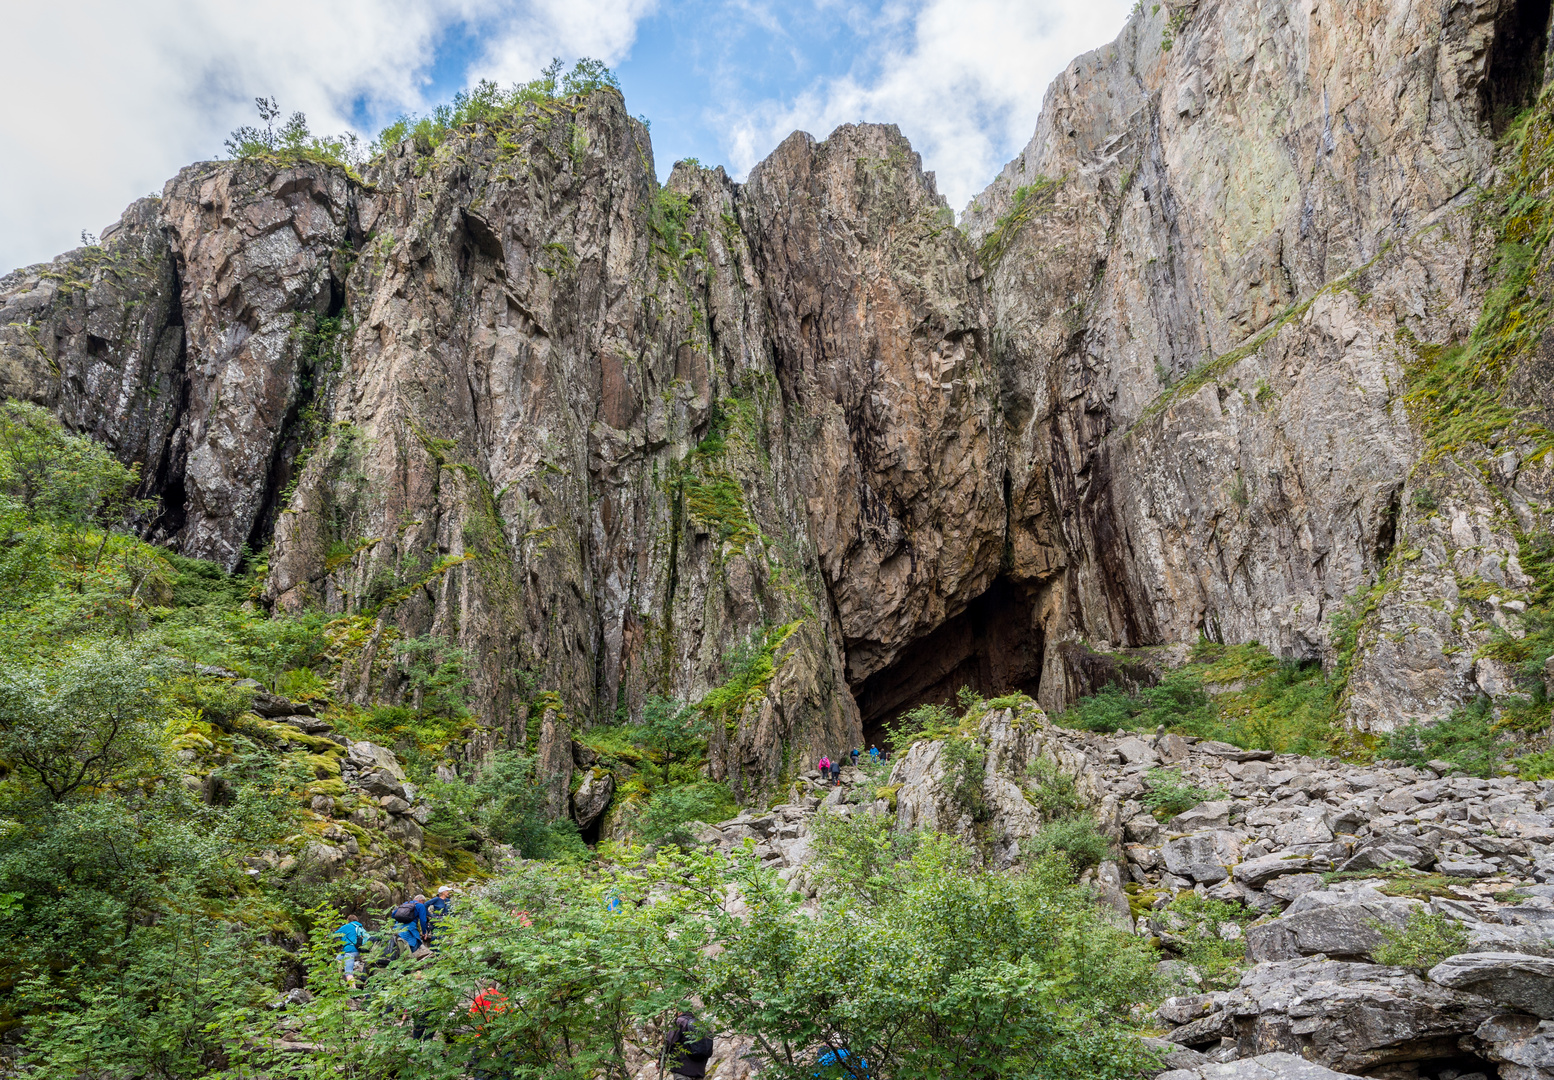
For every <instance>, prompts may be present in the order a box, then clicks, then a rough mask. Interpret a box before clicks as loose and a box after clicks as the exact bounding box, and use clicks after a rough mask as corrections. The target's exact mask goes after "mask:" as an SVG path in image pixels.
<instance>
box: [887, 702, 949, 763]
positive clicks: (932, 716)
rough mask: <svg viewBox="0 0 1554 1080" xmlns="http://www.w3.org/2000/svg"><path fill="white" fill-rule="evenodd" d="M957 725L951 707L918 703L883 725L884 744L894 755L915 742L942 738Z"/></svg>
mask: <svg viewBox="0 0 1554 1080" xmlns="http://www.w3.org/2000/svg"><path fill="white" fill-rule="evenodd" d="M957 726H958V725H957V719H956V716H955V712H954V710H953V709H950V708H948V707H947V706H944V705H936V704H932V703H930V704H926V705H918V706H917V707H916V708H913V709H910V710H908V711H907V712H904V713H902V714H901V715H900V716H898V717H897V718H896V720H895V722H894V723H891V724H887V725H886V726H885V745H886V746H887V747H888V748H889V749H890V753H891V756H892V757H894V756H896V755H898V754H901V753H903V752H904V751H906V750H908V749H910V748H911V746H912V744H913V743H915V742H919V741H921V740H924V739H942V738H944V737H945V736H946V735H948V734H949V733H950V732H952V731H954V730H955V729H956V727H957Z"/></svg>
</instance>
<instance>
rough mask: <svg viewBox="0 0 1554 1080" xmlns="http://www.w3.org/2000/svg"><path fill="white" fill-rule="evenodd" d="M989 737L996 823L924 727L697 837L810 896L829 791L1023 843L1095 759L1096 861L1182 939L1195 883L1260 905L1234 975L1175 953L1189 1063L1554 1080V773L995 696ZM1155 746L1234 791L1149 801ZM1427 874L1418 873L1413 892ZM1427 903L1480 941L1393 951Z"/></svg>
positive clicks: (1187, 777)
mask: <svg viewBox="0 0 1554 1080" xmlns="http://www.w3.org/2000/svg"><path fill="white" fill-rule="evenodd" d="M968 734H969V733H968ZM975 737H976V739H977V740H978V742H979V744H980V745H981V747H982V748H983V750H984V751H985V752H986V764H987V772H986V778H985V780H984V785H983V793H982V794H983V805H984V806H985V807H986V808H987V815H988V816H989V817H990V821H987V822H985V823H984V827H983V828H982V829H981V830H980V831H978V830H976V829H974V828H973V823H972V821H971V819H970V816H969V814H968V813H967V812H966V811H965V810H964V809H963V808H961V807H960V806H959V805H958V804H957V802H956V800H955V798H954V795H953V790H954V787H955V785H954V783H953V776H951V775H950V773H951V772H952V766H951V765H949V764H948V755H947V754H946V753H945V744H944V743H943V742H932V741H923V742H919V743H917V744H916V745H914V746H913V747H912V748H911V749H910V750H908V751H907V752H906V753H904V754H903V755H902V756H901V758H900V759H899V760H898V761H897V762H896V763H895V764H894V766H893V768H892V769H891V772H890V775H889V778H888V781H887V782H886V783H884V784H881V785H879V786H878V787H876V786H875V781H873V780H871V779H870V778H869V777H868V776H866V775H865V774H864V773H862V772H860V771H858V770H856V769H847V770H844V771H843V783H842V785H841V786H840V787H836V788H830V789H827V788H824V787H816V786H815V782H816V780H817V777H816V776H815V775H814V774H810V775H809V776H807V777H803V778H801V779H800V781H799V782H798V783H797V784H796V785H795V788H794V791H793V797H792V799H791V801H790V802H787V803H783V804H780V805H777V806H773V807H771V808H770V809H768V810H766V811H764V812H754V811H746V812H745V813H742V814H741V815H740V816H739V817H737V818H734V819H733V820H731V821H726V822H723V823H721V824H720V825H707V826H699V827H698V829H697V835H698V838H699V839H701V840H702V841H703V842H705V843H708V844H712V845H715V846H719V847H723V848H725V849H727V848H732V847H735V846H738V845H742V844H744V843H745V841H746V840H753V841H754V844H755V853H756V855H757V857H758V858H760V859H761V860H762V862H763V863H765V864H766V865H768V866H772V867H774V868H776V869H777V872H778V873H779V874H780V875H781V876H782V877H783V878H784V879H785V880H787V881H789V882H790V884H791V885H792V887H793V888H794V889H795V890H796V891H799V892H801V893H803V894H804V895H806V896H808V897H813V896H814V884H813V882H812V881H811V879H810V875H809V874H808V873H807V871H806V864H807V862H808V860H809V855H810V840H809V832H810V826H811V823H812V822H813V820H814V818H815V816H816V815H817V814H819V813H836V814H843V815H848V814H857V813H870V814H890V815H893V816H894V818H895V820H896V824H897V826H898V827H900V828H903V829H905V828H914V827H932V828H935V829H938V830H940V831H943V832H951V833H956V834H959V835H961V836H963V837H964V838H965V839H967V840H968V842H971V843H973V844H974V845H976V846H977V850H978V851H979V852H980V853H981V855H982V857H983V859H984V860H985V861H986V862H987V863H988V864H989V865H992V866H995V867H1003V866H1011V865H1016V864H1018V862H1019V861H1020V860H1021V858H1022V854H1021V843H1022V842H1023V841H1026V840H1027V839H1028V838H1029V837H1031V836H1033V835H1035V833H1036V832H1037V831H1038V830H1039V829H1040V827H1041V824H1042V818H1041V814H1040V813H1039V811H1038V810H1037V809H1036V807H1035V805H1034V804H1033V802H1032V801H1031V800H1030V799H1029V798H1028V797H1027V794H1028V792H1029V791H1030V790H1031V787H1032V785H1033V784H1034V783H1036V782H1037V781H1036V780H1035V779H1034V776H1035V774H1036V773H1037V771H1038V769H1037V763H1038V762H1043V763H1045V767H1047V768H1048V769H1050V768H1052V767H1056V768H1057V769H1059V770H1062V771H1064V772H1065V773H1066V774H1067V775H1068V776H1069V777H1071V778H1072V779H1073V780H1074V787H1075V790H1076V792H1078V793H1079V794H1080V796H1081V797H1082V798H1083V799H1084V800H1085V801H1086V802H1087V804H1088V805H1089V806H1090V807H1091V808H1092V809H1093V811H1094V812H1095V813H1096V816H1097V818H1098V820H1099V822H1100V825H1101V828H1102V830H1103V831H1104V832H1107V833H1108V834H1109V835H1111V836H1112V837H1113V838H1114V839H1115V840H1116V841H1117V843H1118V847H1119V850H1120V852H1121V853H1122V858H1121V859H1120V860H1119V861H1118V862H1117V863H1114V864H1105V865H1103V866H1102V867H1101V868H1100V870H1099V872H1095V873H1093V874H1092V875H1091V880H1092V882H1093V884H1094V887H1095V889H1096V892H1097V896H1098V899H1099V900H1101V901H1102V902H1103V903H1106V904H1107V905H1108V907H1110V908H1111V909H1113V910H1115V911H1116V912H1117V917H1118V919H1119V920H1121V921H1125V922H1126V923H1127V924H1128V925H1129V926H1130V927H1132V928H1133V929H1134V930H1135V931H1136V932H1137V933H1139V934H1141V935H1145V936H1153V937H1158V938H1160V939H1161V940H1162V942H1163V943H1164V944H1166V945H1167V946H1168V947H1169V946H1170V945H1171V943H1172V942H1173V940H1174V938H1173V934H1174V933H1175V932H1176V928H1175V927H1174V926H1173V924H1172V922H1171V916H1170V913H1169V912H1167V911H1166V910H1165V909H1166V908H1167V906H1168V905H1169V904H1171V903H1172V901H1173V900H1174V899H1175V898H1177V897H1178V896H1180V895H1182V894H1185V893H1196V894H1199V895H1201V896H1205V897H1208V898H1210V899H1215V900H1221V901H1225V902H1229V903H1233V904H1240V905H1243V906H1244V907H1245V908H1247V909H1249V911H1250V912H1251V913H1253V914H1255V915H1257V916H1259V917H1258V919H1257V921H1255V922H1254V923H1252V925H1250V926H1248V927H1247V929H1246V930H1245V939H1246V943H1247V955H1248V959H1249V960H1250V961H1252V962H1253V966H1251V967H1250V968H1249V969H1248V970H1247V971H1246V972H1245V973H1244V975H1243V976H1242V978H1241V980H1240V984H1239V985H1238V986H1237V987H1235V988H1234V989H1232V990H1210V991H1208V992H1201V991H1202V989H1203V988H1202V987H1201V985H1195V984H1196V981H1197V979H1198V978H1199V977H1198V976H1197V974H1196V973H1195V972H1194V971H1193V970H1192V969H1191V968H1190V967H1189V966H1187V965H1183V964H1180V963H1171V964H1167V965H1163V966H1164V967H1167V968H1169V969H1170V971H1171V974H1172V975H1173V977H1176V978H1178V979H1180V980H1182V986H1181V992H1179V993H1178V994H1177V995H1176V996H1173V997H1171V998H1169V999H1167V1000H1166V1001H1165V1002H1164V1003H1163V1004H1162V1005H1161V1006H1160V1007H1159V1009H1158V1010H1157V1011H1156V1012H1155V1013H1154V1015H1153V1017H1151V1020H1152V1021H1153V1023H1154V1024H1156V1025H1157V1026H1158V1028H1159V1029H1160V1030H1161V1031H1162V1032H1163V1033H1164V1035H1165V1038H1164V1039H1163V1040H1155V1042H1156V1045H1157V1046H1158V1048H1159V1049H1160V1050H1161V1051H1162V1053H1163V1055H1165V1056H1164V1059H1163V1062H1162V1064H1163V1065H1164V1066H1165V1067H1166V1068H1167V1070H1168V1071H1167V1072H1166V1073H1165V1074H1164V1075H1165V1076H1166V1077H1168V1078H1170V1080H1273V1078H1276V1077H1277V1078H1286V1077H1287V1078H1289V1080H1325V1078H1328V1077H1331V1076H1333V1075H1335V1074H1346V1073H1347V1074H1358V1073H1363V1074H1364V1075H1367V1076H1372V1077H1385V1078H1386V1080H1420V1078H1431V1080H1487V1077H1489V1076H1491V1075H1493V1074H1494V1073H1495V1071H1496V1070H1497V1069H1498V1073H1499V1075H1500V1076H1501V1077H1502V1078H1504V1080H1554V782H1549V781H1542V782H1538V783H1525V782H1522V781H1518V780H1515V779H1510V778H1496V779H1492V780H1477V779H1472V778H1465V777H1454V776H1450V775H1443V774H1442V772H1438V771H1436V770H1434V769H1415V768H1404V767H1392V766H1388V765H1385V764H1384V765H1375V766H1356V765H1349V764H1346V763H1343V762H1340V761H1336V760H1327V759H1317V758H1307V757H1301V756H1298V755H1291V754H1274V753H1271V752H1268V751H1257V750H1242V749H1239V748H1237V747H1233V746H1229V745H1226V744H1222V743H1215V742H1209V741H1203V740H1197V739H1192V738H1188V737H1184V736H1180V735H1162V736H1158V737H1156V738H1142V737H1139V736H1135V735H1129V736H1126V737H1122V738H1114V737H1110V736H1104V735H1095V734H1088V733H1084V732H1076V731H1067V730H1064V729H1061V728H1057V727H1055V726H1053V725H1051V724H1050V723H1049V722H1048V721H1047V719H1046V717H1045V716H1044V715H1043V714H1042V713H1041V711H1040V710H1039V709H1036V708H1035V707H1034V706H1026V707H1023V708H1019V709H1009V710H994V711H991V712H989V713H988V714H986V715H985V716H984V717H982V718H981V720H980V723H979V725H978V727H977V730H976V733H975ZM1440 764H1441V765H1442V767H1443V769H1444V768H1445V764H1444V763H1440ZM1156 768H1170V769H1173V770H1175V771H1176V774H1177V776H1178V777H1179V778H1180V779H1181V780H1182V781H1185V782H1187V783H1190V784H1192V785H1195V786H1197V787H1199V788H1201V789H1206V790H1208V791H1209V792H1210V793H1211V794H1212V795H1213V796H1214V797H1212V798H1209V799H1207V800H1206V801H1204V802H1202V803H1200V804H1199V805H1197V806H1195V807H1193V808H1192V809H1190V810H1188V811H1186V812H1184V813H1181V814H1178V815H1176V816H1175V817H1173V818H1170V819H1169V820H1167V821H1164V822H1161V821H1158V820H1156V819H1155V817H1153V816H1152V815H1151V814H1150V813H1149V812H1148V811H1147V810H1146V809H1145V805H1144V802H1143V801H1142V800H1143V798H1144V796H1145V795H1146V793H1147V792H1148V790H1149V780H1150V776H1149V774H1150V770H1152V769H1156ZM881 793H883V794H881ZM1424 874H1428V875H1430V876H1428V877H1426V876H1423V875H1424ZM1338 875H1343V876H1338ZM1124 888H1126V889H1127V891H1128V892H1131V893H1133V894H1134V897H1133V900H1134V903H1133V905H1132V906H1131V907H1130V905H1129V901H1128V899H1127V897H1126V896H1125V895H1124ZM1406 891H1413V892H1415V893H1416V894H1417V895H1393V894H1395V893H1402V892H1406ZM1135 911H1137V912H1139V916H1138V917H1137V918H1136V919H1135V918H1134V917H1133V913H1134V912H1135ZM1415 911H1428V912H1430V913H1433V914H1437V915H1446V916H1449V917H1450V918H1451V919H1454V920H1456V921H1458V922H1459V923H1461V925H1462V927H1463V929H1464V930H1465V931H1466V934H1467V940H1468V944H1467V946H1466V951H1465V952H1464V953H1463V954H1461V955H1458V956H1453V957H1451V958H1449V959H1448V960H1446V961H1445V962H1443V963H1440V964H1438V965H1436V966H1435V967H1434V968H1432V969H1431V970H1430V971H1428V972H1418V971H1411V970H1408V969H1405V968H1400V967H1390V966H1386V965H1382V964H1376V963H1373V962H1371V952H1372V950H1374V949H1376V948H1377V947H1378V946H1379V945H1381V944H1382V943H1383V941H1384V938H1383V929H1384V928H1391V929H1402V928H1403V926H1404V924H1405V922H1406V920H1407V919H1408V916H1409V915H1410V913H1412V912H1415Z"/></svg>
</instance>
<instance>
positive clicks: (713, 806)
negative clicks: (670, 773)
mask: <svg viewBox="0 0 1554 1080" xmlns="http://www.w3.org/2000/svg"><path fill="white" fill-rule="evenodd" d="M738 809H739V808H738V807H737V806H736V805H735V803H734V797H733V796H732V795H730V794H729V791H728V788H726V787H724V786H723V785H722V784H717V783H713V782H712V781H710V780H706V781H702V782H700V783H695V784H685V785H682V786H678V787H663V788H659V789H658V790H657V791H655V792H654V793H653V796H652V798H650V799H649V800H648V804H647V809H645V810H643V811H642V816H641V817H639V818H637V822H636V830H637V835H639V836H640V837H641V838H642V840H643V841H644V842H645V843H649V844H678V845H680V846H681V847H689V846H690V845H691V844H692V843H694V842H695V841H694V838H693V837H692V836H691V834H690V833H689V832H687V831H686V829H685V826H686V825H687V824H688V823H690V822H693V821H704V822H717V821H723V820H724V819H726V818H730V817H733V816H734V814H735V813H737V812H738Z"/></svg>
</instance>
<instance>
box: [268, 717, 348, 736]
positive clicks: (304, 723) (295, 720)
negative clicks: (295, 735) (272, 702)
mask: <svg viewBox="0 0 1554 1080" xmlns="http://www.w3.org/2000/svg"><path fill="white" fill-rule="evenodd" d="M274 719H275V720H278V721H279V722H280V723H282V724H289V725H290V726H292V727H294V728H296V729H297V730H298V731H300V732H303V733H304V734H306V735H324V734H327V733H328V732H331V731H333V730H334V725H332V724H331V723H330V722H329V721H328V720H320V719H319V718H318V717H316V716H309V715H306V714H303V713H293V714H292V715H290V716H277V717H275V718H274Z"/></svg>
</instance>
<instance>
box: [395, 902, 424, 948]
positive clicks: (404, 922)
mask: <svg viewBox="0 0 1554 1080" xmlns="http://www.w3.org/2000/svg"><path fill="white" fill-rule="evenodd" d="M430 918H431V917H430V915H429V914H428V912H427V910H426V897H424V896H422V895H421V894H420V893H416V895H415V898H414V899H413V900H408V901H406V902H405V903H403V904H400V905H399V906H398V907H396V908H395V909H394V921H395V922H397V923H399V924H400V926H401V929H400V931H399V933H398V934H396V935H395V936H396V937H398V938H399V940H400V941H403V942H404V943H405V944H406V945H407V946H408V947H409V950H410V954H411V955H412V956H414V955H415V953H416V952H417V951H418V950H419V949H420V948H421V946H423V945H425V944H426V936H427V932H428V931H429V929H430Z"/></svg>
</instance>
